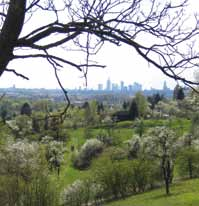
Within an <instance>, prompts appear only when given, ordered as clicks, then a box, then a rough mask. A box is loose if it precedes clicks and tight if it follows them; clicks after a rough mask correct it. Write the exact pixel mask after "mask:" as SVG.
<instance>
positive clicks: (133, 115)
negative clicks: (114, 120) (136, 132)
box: [129, 99, 139, 120]
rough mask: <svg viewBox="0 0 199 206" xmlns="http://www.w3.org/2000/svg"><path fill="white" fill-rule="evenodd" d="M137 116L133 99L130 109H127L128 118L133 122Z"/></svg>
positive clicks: (136, 108)
mask: <svg viewBox="0 0 199 206" xmlns="http://www.w3.org/2000/svg"><path fill="white" fill-rule="evenodd" d="M138 115H139V113H138V105H137V103H136V101H135V99H133V100H132V102H131V105H130V108H129V117H130V119H132V120H134V119H135V118H137V117H138Z"/></svg>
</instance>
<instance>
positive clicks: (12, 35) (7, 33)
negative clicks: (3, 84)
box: [0, 0, 26, 76]
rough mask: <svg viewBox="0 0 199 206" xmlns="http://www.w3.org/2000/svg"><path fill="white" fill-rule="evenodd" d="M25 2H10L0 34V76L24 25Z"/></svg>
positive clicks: (18, 0)
mask: <svg viewBox="0 0 199 206" xmlns="http://www.w3.org/2000/svg"><path fill="white" fill-rule="evenodd" d="M25 13H26V0H10V3H9V8H8V12H7V15H6V18H5V21H4V24H3V27H2V30H1V33H0V57H1V58H0V76H1V75H2V74H3V72H4V70H5V69H6V67H7V65H8V63H9V61H10V60H11V59H12V55H13V50H14V47H15V45H16V41H17V39H18V38H19V35H20V33H21V30H22V28H23V24H24V18H25Z"/></svg>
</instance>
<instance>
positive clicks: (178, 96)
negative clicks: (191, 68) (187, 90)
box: [173, 85, 185, 100]
mask: <svg viewBox="0 0 199 206" xmlns="http://www.w3.org/2000/svg"><path fill="white" fill-rule="evenodd" d="M184 97H185V94H184V90H183V88H182V87H181V86H179V85H176V86H175V88H174V91H173V99H175V100H183V99H184Z"/></svg>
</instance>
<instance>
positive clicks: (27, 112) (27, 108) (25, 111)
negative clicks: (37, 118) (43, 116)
mask: <svg viewBox="0 0 199 206" xmlns="http://www.w3.org/2000/svg"><path fill="white" fill-rule="evenodd" d="M31 114H32V109H31V107H30V105H29V104H28V103H27V102H26V103H24V104H23V106H22V107H21V115H27V116H30V115H31Z"/></svg>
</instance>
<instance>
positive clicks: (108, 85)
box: [106, 78, 111, 91]
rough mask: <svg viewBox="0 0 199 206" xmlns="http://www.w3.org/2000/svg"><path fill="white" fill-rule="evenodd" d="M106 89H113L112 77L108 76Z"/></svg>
mask: <svg viewBox="0 0 199 206" xmlns="http://www.w3.org/2000/svg"><path fill="white" fill-rule="evenodd" d="M106 90H108V91H110V90H111V80H110V78H108V80H107V81H106Z"/></svg>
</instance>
